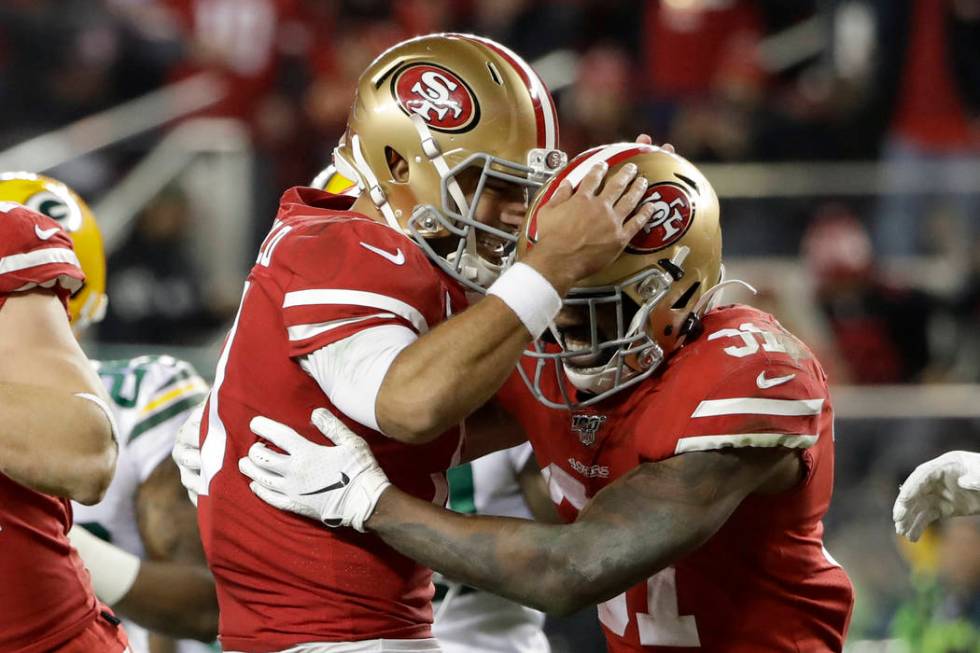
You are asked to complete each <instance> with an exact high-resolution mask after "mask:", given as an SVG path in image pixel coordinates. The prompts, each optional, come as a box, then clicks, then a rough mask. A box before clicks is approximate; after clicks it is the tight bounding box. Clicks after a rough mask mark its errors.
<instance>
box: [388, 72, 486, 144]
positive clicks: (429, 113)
mask: <svg viewBox="0 0 980 653" xmlns="http://www.w3.org/2000/svg"><path fill="white" fill-rule="evenodd" d="M391 92H392V95H394V96H395V99H397V100H398V105H399V106H400V107H401V109H402V111H404V112H405V113H406V114H408V115H409V116H411V115H413V114H415V115H419V116H421V117H422V119H423V120H424V121H425V123H426V124H427V125H428V126H429V127H430V128H432V129H436V130H438V131H443V132H462V131H468V130H469V129H472V128H473V127H475V126H476V124H477V122H479V120H480V103H479V102H478V101H477V99H476V95H475V94H474V93H473V91H472V90H471V89H470V87H469V86H467V84H466V82H464V81H463V80H462V78H460V77H459V76H458V75H456V73H454V72H452V71H451V70H449V69H448V68H443V67H442V66H437V65H435V64H430V63H417V64H409V65H407V66H405V67H404V68H402V69H401V70H399V71H398V72H396V73H395V75H393V76H392V79H391Z"/></svg>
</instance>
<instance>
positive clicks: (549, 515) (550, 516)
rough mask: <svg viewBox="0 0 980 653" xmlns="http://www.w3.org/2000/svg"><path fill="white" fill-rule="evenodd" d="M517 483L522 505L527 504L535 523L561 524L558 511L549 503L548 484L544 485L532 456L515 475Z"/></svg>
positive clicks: (542, 477)
mask: <svg viewBox="0 0 980 653" xmlns="http://www.w3.org/2000/svg"><path fill="white" fill-rule="evenodd" d="M517 483H518V485H520V486H521V494H523V495H524V503H526V504H527V507H528V510H530V511H531V516H532V517H534V519H535V521H539V522H544V523H546V524H558V523H560V522H561V517H559V515H558V510H557V509H556V508H555V504H554V503H552V502H551V496H550V495H549V493H548V484H547V483H545V480H544V476H543V475H542V474H541V469H540V468H539V467H538V461H537V460H535V458H534V456H531V457H530V458H528V459H527V462H526V463H524V467H522V468H521V470H520V471H519V472H518V473H517Z"/></svg>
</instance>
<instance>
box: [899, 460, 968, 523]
mask: <svg viewBox="0 0 980 653" xmlns="http://www.w3.org/2000/svg"><path fill="white" fill-rule="evenodd" d="M976 514H980V453H969V452H967V451H950V452H948V453H944V454H943V455H941V456H939V457H938V458H935V459H933V460H930V461H928V462H925V463H922V464H921V465H919V466H918V467H916V468H915V471H913V472H912V473H911V474H910V475H909V477H908V478H907V479H906V480H905V482H904V483H902V488H901V491H900V492H899V493H898V499H896V500H895V507H894V509H893V510H892V518H893V519H894V520H895V531H896V532H897V533H899V534H900V535H905V536H906V537H908V538H909V539H910V540H912V541H913V542H915V541H916V540H918V539H919V537H920V536H921V535H922V532H923V531H925V529H926V527H927V526H928V525H929V524H931V523H932V522H934V521H936V520H937V519H945V518H947V517H961V516H963V515H976Z"/></svg>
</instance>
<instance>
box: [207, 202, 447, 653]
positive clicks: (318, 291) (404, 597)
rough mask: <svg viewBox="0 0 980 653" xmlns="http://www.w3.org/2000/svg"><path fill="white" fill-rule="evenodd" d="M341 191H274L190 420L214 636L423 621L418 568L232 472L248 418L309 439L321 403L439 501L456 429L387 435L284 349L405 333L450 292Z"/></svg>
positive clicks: (402, 476)
mask: <svg viewBox="0 0 980 653" xmlns="http://www.w3.org/2000/svg"><path fill="white" fill-rule="evenodd" d="M353 202H354V198H352V197H344V196H339V195H331V194H329V193H325V192H322V191H319V190H315V189H312V188H293V189H290V190H288V191H287V192H286V194H285V195H284V196H283V199H282V203H281V206H280V211H279V215H278V218H277V221H276V223H275V224H274V226H273V228H272V231H271V232H270V233H269V236H268V237H267V238H266V240H265V242H264V244H263V246H262V248H261V249H260V251H259V257H258V261H257V262H256V264H255V266H254V267H253V268H252V271H251V273H250V274H249V277H248V282H247V284H246V289H245V293H244V297H243V299H242V303H241V307H240V309H239V313H238V317H237V318H236V320H235V324H234V326H233V327H232V330H231V332H230V333H229V335H228V339H227V341H226V343H225V347H224V351H223V352H222V354H221V357H220V359H219V362H218V367H217V370H216V373H215V383H214V387H213V389H212V391H211V395H210V398H209V401H208V408H207V410H206V412H205V419H204V420H203V422H202V428H201V434H202V442H203V443H202V452H201V453H202V459H203V469H202V473H203V477H204V480H205V483H208V484H209V485H208V488H207V491H206V496H201V497H200V500H199V504H198V511H199V516H200V523H201V536H202V539H203V541H204V546H205V550H206V552H207V556H208V562H209V564H210V566H211V569H212V571H213V572H214V577H215V581H216V583H217V589H218V601H219V605H220V608H221V623H220V633H221V641H222V644H223V646H224V647H225V648H226V649H230V650H243V651H254V652H263V651H274V650H280V649H283V648H287V647H289V646H293V645H296V644H299V643H303V642H322V641H356V640H364V639H378V638H391V639H399V638H403V639H413V638H422V637H429V636H430V632H429V626H430V623H431V621H432V614H431V607H430V605H429V602H430V599H431V598H432V594H433V587H432V584H431V582H430V572H429V570H428V569H426V568H424V567H422V566H420V565H418V564H417V563H415V562H414V561H412V560H410V559H408V558H406V557H404V556H402V555H400V554H398V553H396V552H395V551H394V550H393V549H391V548H389V547H388V546H387V545H385V544H384V543H383V542H382V541H381V539H380V538H378V537H376V536H374V535H371V534H362V533H358V532H356V531H354V530H348V529H341V530H331V529H328V528H326V527H324V526H321V525H319V524H317V523H315V522H313V521H311V520H309V519H306V518H303V517H299V516H296V515H293V514H290V513H285V512H281V511H279V510H276V509H274V508H272V507H270V506H268V505H267V504H265V503H263V502H262V501H261V500H259V499H258V498H257V497H255V496H254V495H253V494H252V492H251V490H249V488H248V481H249V479H248V478H247V477H245V476H244V475H243V474H241V473H240V472H239V471H238V460H239V458H241V457H242V456H245V455H246V453H247V452H248V449H249V447H250V446H251V445H252V444H253V443H254V442H255V441H256V440H257V438H256V436H255V435H254V434H253V433H252V432H251V431H250V430H249V421H250V420H251V419H252V418H253V417H255V416H257V415H265V416H267V417H269V418H271V419H274V420H277V421H280V422H284V423H286V424H288V425H290V426H291V427H293V428H294V429H296V430H297V431H299V432H300V433H302V434H303V435H304V436H306V437H308V438H309V439H310V440H311V441H313V442H318V443H323V442H324V441H325V440H324V437H323V435H322V434H320V433H319V431H317V430H316V428H315V427H314V426H313V425H312V424H311V423H310V413H311V411H312V410H313V409H314V408H317V407H320V406H325V407H327V408H330V409H331V410H332V411H333V412H334V413H335V414H338V415H339V416H340V417H341V419H343V420H344V422H345V423H346V424H347V426H349V427H350V428H351V429H353V430H354V431H355V432H357V433H358V434H360V435H361V436H362V437H364V438H365V439H366V440H367V441H368V443H369V444H370V445H371V449H372V450H373V452H374V454H375V456H377V458H378V461H379V462H380V464H381V466H382V467H383V468H384V470H385V472H386V473H387V474H388V477H389V478H390V479H391V481H392V482H393V483H395V484H396V485H398V486H399V487H400V488H402V489H403V490H405V491H406V492H410V493H411V494H413V495H414V496H416V497H419V498H422V499H425V500H427V501H430V500H431V501H435V502H437V503H440V504H441V503H444V502H445V499H446V494H447V492H446V481H445V474H444V470H446V469H448V468H449V467H450V466H451V464H452V462H453V458H454V457H455V456H457V455H458V453H457V452H458V449H459V444H460V434H459V432H458V429H454V430H453V431H451V432H448V433H446V434H443V435H442V436H440V437H439V438H437V439H436V440H434V441H432V442H430V443H428V444H425V445H420V446H409V445H405V444H401V443H399V442H397V441H395V440H392V439H391V438H387V437H385V436H384V435H382V434H380V433H378V432H375V431H372V430H370V429H368V428H366V427H364V426H362V425H361V424H358V423H356V422H354V421H353V420H351V419H349V418H347V417H346V416H344V415H343V414H340V413H339V412H338V411H336V410H334V409H333V406H332V405H331V403H330V402H329V400H328V399H327V397H326V396H325V395H324V393H323V391H322V390H321V388H320V387H319V385H318V384H317V382H316V381H315V380H314V379H313V378H312V377H311V376H309V375H308V374H307V373H306V372H305V371H303V370H302V369H301V368H300V364H299V361H298V359H299V358H300V357H302V356H304V355H306V354H309V353H311V352H313V351H316V350H318V349H320V348H322V347H324V346H326V345H328V344H331V343H333V342H337V341H339V340H342V339H343V338H346V337H348V336H350V335H352V334H354V333H356V332H358V331H360V330H362V329H365V328H368V327H373V326H379V325H386V324H399V325H404V326H406V327H409V328H411V329H413V330H415V331H416V332H417V333H420V334H421V333H424V332H426V331H427V330H428V329H430V328H432V327H434V326H435V325H436V324H438V323H439V322H441V321H443V320H444V319H446V317H447V316H448V315H449V314H451V313H452V312H458V311H461V310H463V309H464V308H465V307H466V299H465V295H464V294H463V291H462V288H461V286H459V285H458V284H457V283H456V282H455V281H453V280H452V279H451V278H450V277H448V276H446V275H444V274H443V273H442V272H441V271H440V270H439V269H438V268H437V267H436V266H435V265H433V264H432V263H431V262H430V261H429V260H428V259H427V258H426V256H425V254H424V253H423V252H422V251H421V249H420V248H419V247H418V246H416V245H415V244H414V243H413V242H412V241H411V240H410V239H409V238H407V237H406V236H404V235H403V234H401V233H399V232H397V231H395V230H393V229H391V228H390V227H388V226H387V225H384V224H381V223H379V222H375V221H373V220H370V219H368V218H366V217H364V216H362V215H359V214H356V213H350V212H349V211H347V209H348V208H350V206H351V204H352V203H353Z"/></svg>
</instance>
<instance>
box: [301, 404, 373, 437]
mask: <svg viewBox="0 0 980 653" xmlns="http://www.w3.org/2000/svg"><path fill="white" fill-rule="evenodd" d="M310 420H311V421H312V422H313V426H315V427H317V428H318V429H319V430H320V433H323V435H324V436H325V437H326V438H327V439H328V440H330V441H331V442H333V443H334V444H337V445H341V444H351V443H352V442H355V441H357V440H360V439H361V437H360V436H359V435H357V434H356V433H354V432H353V431H351V430H350V429H349V428H347V425H346V424H344V423H343V422H341V421H340V419H338V418H337V416H336V415H334V414H333V413H331V412H330V411H329V410H327V409H326V408H317V409H316V410H314V411H313V414H311V415H310Z"/></svg>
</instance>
